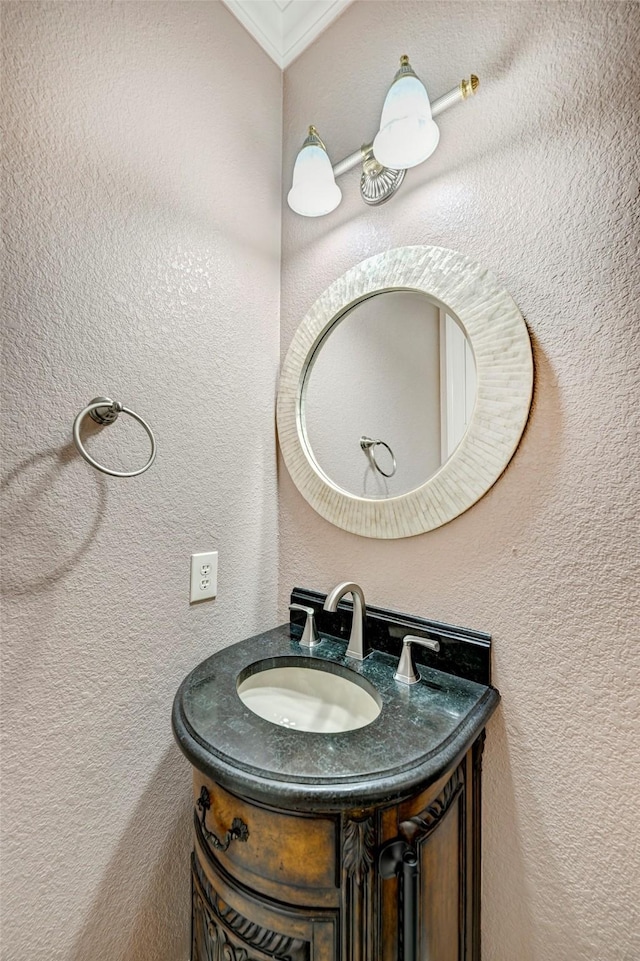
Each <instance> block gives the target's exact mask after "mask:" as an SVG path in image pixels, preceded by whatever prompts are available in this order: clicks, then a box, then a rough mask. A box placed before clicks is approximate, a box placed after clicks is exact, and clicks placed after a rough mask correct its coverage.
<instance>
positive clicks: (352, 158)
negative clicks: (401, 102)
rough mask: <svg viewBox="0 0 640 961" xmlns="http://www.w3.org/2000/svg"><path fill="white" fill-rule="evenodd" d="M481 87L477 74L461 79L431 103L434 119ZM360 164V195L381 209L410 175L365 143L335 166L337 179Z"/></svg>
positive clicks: (368, 202) (334, 170)
mask: <svg viewBox="0 0 640 961" xmlns="http://www.w3.org/2000/svg"><path fill="white" fill-rule="evenodd" d="M479 85H480V81H479V79H478V77H477V76H476V75H475V74H473V73H472V74H471V76H470V77H469V79H465V80H461V81H460V83H459V84H458V86H457V87H454V88H453V90H449V92H448V93H445V94H443V95H442V97H438V99H437V100H434V102H433V103H432V104H431V116H432V117H437V116H438V115H439V114H441V113H443V112H444V111H445V110H448V109H449V108H450V107H454V106H455V105H456V104H457V103H461V102H462V101H463V100H467V99H468V98H469V97H472V96H473V95H474V94H475V92H476V90H477V89H478V87H479ZM358 164H362V168H363V169H362V177H361V178H360V193H361V196H362V199H363V200H364V202H365V203H366V204H369V205H370V206H378V205H379V204H382V203H384V202H385V201H387V200H389V199H390V197H392V196H393V195H394V193H395V192H396V190H398V188H399V187H400V185H401V184H402V181H403V180H404V177H405V173H406V171H405V170H393V169H392V168H390V167H383V166H382V164H380V163H378V161H377V160H376V159H375V157H374V156H373V141H372V142H371V143H365V144H363V145H362V146H361V147H360V149H359V150H356V151H354V153H352V154H349V156H348V157H344V159H343V160H339V161H338V163H336V164H334V165H333V173H334V176H335V177H341V176H342V174H345V173H347V172H348V171H349V170H353V168H354V167H357V166H358Z"/></svg>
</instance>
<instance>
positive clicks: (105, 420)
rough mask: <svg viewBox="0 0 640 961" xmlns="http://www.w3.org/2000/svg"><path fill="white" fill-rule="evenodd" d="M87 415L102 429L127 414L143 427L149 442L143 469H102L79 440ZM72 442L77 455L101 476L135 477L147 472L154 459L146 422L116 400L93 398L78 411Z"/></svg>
mask: <svg viewBox="0 0 640 961" xmlns="http://www.w3.org/2000/svg"><path fill="white" fill-rule="evenodd" d="M87 414H88V415H89V417H91V419H92V420H94V421H95V422H96V424H100V425H101V426H103V427H105V426H108V425H109V424H113V422H114V421H116V420H117V419H118V414H128V415H129V417H133V419H134V420H137V421H138V423H139V424H140V425H141V426H142V427H144V429H145V430H146V432H147V435H148V437H149V440H150V441H151V456H150V457H149V460H148V461H147V463H146V464H145V465H144V467H140V468H138V470H131V471H120V470H111V468H109V467H103V465H102V464H99V463H98V461H97V460H94V459H93V457H91V456H90V455H89V454H88V453H87V451H86V450H85V449H84V447H83V445H82V441H81V440H80V425H81V423H82V421H83V420H84V418H85V417H86V416H87ZM73 442H74V444H75V445H76V447H77V448H78V453H79V454H80V456H81V457H83V458H84V459H85V460H86V462H87V464H91V466H92V467H95V468H96V470H99V471H102V473H103V474H109V475H110V476H111V477H137V475H138V474H144V472H145V471H146V470H149V468H150V467H151V465H152V464H153V462H154V460H155V459H156V439H155V437H154V436H153V431H152V430H151V428H150V427H149V425H148V424H147V422H146V421H145V420H143V419H142V417H140V415H139V414H136V413H135V411H133V410H129V408H128V407H124V406H123V405H122V404H120V403H119V402H118V401H117V400H110V398H109V397H94V398H93V400H92V401H91V403H90V404H88V405H87V406H86V407H85V408H84V410H81V411H80V413H79V414H78V416H77V417H76V419H75V420H74V422H73Z"/></svg>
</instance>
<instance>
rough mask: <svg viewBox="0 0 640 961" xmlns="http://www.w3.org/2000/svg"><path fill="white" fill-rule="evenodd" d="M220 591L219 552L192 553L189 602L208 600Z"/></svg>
mask: <svg viewBox="0 0 640 961" xmlns="http://www.w3.org/2000/svg"><path fill="white" fill-rule="evenodd" d="M217 593H218V552H217V551H206V552H205V553H203V554H192V555H191V590H190V591H189V603H190V604H193V603H194V602H195V601H206V600H207V599H208V598H211V597H215V596H216V594H217Z"/></svg>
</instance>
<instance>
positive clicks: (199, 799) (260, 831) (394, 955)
mask: <svg viewBox="0 0 640 961" xmlns="http://www.w3.org/2000/svg"><path fill="white" fill-rule="evenodd" d="M483 742H484V732H482V733H481V734H480V736H479V737H478V738H477V740H476V741H475V743H474V744H473V745H472V746H471V748H470V749H469V750H468V751H467V753H466V754H465V756H464V757H463V758H462V760H461V761H460V762H459V763H458V764H457V765H456V766H455V767H454V768H452V769H451V770H450V771H448V772H447V773H446V775H445V776H443V777H442V778H440V780H438V781H437V782H436V783H434V784H431V785H429V786H428V787H426V788H424V789H423V790H421V791H419V792H417V793H413V794H412V795H411V796H409V797H406V798H403V799H401V800H400V801H398V802H396V803H395V804H393V805H387V806H372V807H360V808H357V809H345V810H342V811H337V812H332V813H318V814H309V813H299V812H293V811H290V810H285V809H283V808H278V807H276V806H274V805H266V804H260V803H257V802H256V801H253V800H250V799H248V798H243V797H241V796H239V795H238V794H234V793H233V792H231V791H229V790H228V789H226V790H225V789H223V788H222V787H220V786H219V785H217V784H216V783H215V782H214V781H212V780H211V779H209V778H208V777H206V776H205V775H203V774H201V773H200V772H199V771H198V770H194V802H195V807H194V828H195V845H194V853H193V859H192V890H193V915H192V917H193V924H192V954H191V957H192V961H266V959H278V961H405V958H406V954H405V948H404V946H403V945H402V944H401V943H400V933H399V931H400V930H401V925H400V914H401V908H400V907H399V903H398V900H399V898H398V895H399V881H398V880H397V878H396V877H395V876H394V877H390V878H389V879H385V878H384V877H383V876H382V873H381V870H380V861H379V857H380V852H381V850H383V849H385V846H388V845H389V844H390V843H392V842H403V843H404V844H405V845H408V846H409V847H410V848H411V850H412V852H415V854H416V855H417V861H418V872H417V873H418V878H417V882H416V884H417V904H416V913H415V918H416V923H415V959H416V961H479V959H480V803H481V758H482V747H483Z"/></svg>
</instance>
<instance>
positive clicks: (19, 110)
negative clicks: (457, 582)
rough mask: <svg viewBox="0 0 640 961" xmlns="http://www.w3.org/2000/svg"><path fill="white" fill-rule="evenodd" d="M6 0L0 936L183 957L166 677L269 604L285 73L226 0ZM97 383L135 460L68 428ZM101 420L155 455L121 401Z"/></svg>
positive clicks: (181, 764)
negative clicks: (117, 472)
mask: <svg viewBox="0 0 640 961" xmlns="http://www.w3.org/2000/svg"><path fill="white" fill-rule="evenodd" d="M3 14H4V24H3V34H4V41H5V61H4V77H3V79H4V88H3V96H4V100H5V104H6V120H7V125H8V131H9V132H8V139H7V141H6V153H5V164H6V168H5V189H4V197H5V204H6V209H5V216H6V221H5V239H6V244H7V248H8V253H7V258H6V291H5V300H6V307H7V320H6V323H5V328H6V329H5V338H4V343H5V352H4V365H5V367H4V370H5V373H4V390H3V393H4V414H5V433H4V455H3V475H2V476H3V479H2V492H3V499H4V507H5V511H6V513H5V516H4V526H3V535H4V551H3V554H4V563H5V568H4V582H3V583H4V590H5V596H4V598H3V610H4V617H5V624H4V640H3V654H2V657H3V662H2V668H3V690H2V695H3V697H2V707H3V718H2V724H3V731H2V733H3V778H2V787H3V791H4V797H3V807H2V827H3V831H4V839H3V848H2V868H3V889H2V905H3V911H4V917H3V922H2V957H3V959H5V958H6V961H17V959H18V958H25V959H26V958H28V959H29V961H45V959H46V961H53V959H64V961H117V959H126V961H136V959H140V961H143V959H144V961H151V959H153V961H183V959H185V958H186V957H187V953H188V936H189V906H188V870H189V868H188V852H189V848H190V843H189V825H190V778H189V769H188V765H187V763H186V761H184V759H183V758H182V756H181V755H180V754H179V752H178V749H177V748H176V746H175V745H174V743H173V739H172V735H171V730H170V710H171V702H172V698H173V695H174V692H175V690H176V688H177V685H178V683H179V681H180V680H181V679H182V677H183V676H184V674H185V673H186V672H187V671H188V670H190V668H191V667H192V666H194V665H195V664H196V663H197V662H198V661H200V660H201V659H202V658H203V657H205V656H206V655H208V654H210V653H212V652H213V651H215V650H216V648H218V647H220V646H223V645H225V644H227V643H229V642H230V641H232V640H233V639H235V638H237V637H241V636H246V635H247V634H248V633H251V632H252V631H254V630H257V629H258V628H259V627H261V626H262V625H263V624H264V621H265V618H266V620H267V621H268V623H274V621H275V597H276V578H277V563H276V561H277V531H276V477H275V443H274V428H273V397H274V389H275V381H276V376H277V366H278V305H279V255H280V208H279V201H278V197H279V187H280V162H281V138H280V129H281V102H282V101H281V74H280V71H279V70H278V69H277V67H276V66H275V65H274V64H273V63H271V61H270V60H269V59H268V58H267V56H266V54H264V53H263V52H262V51H261V50H260V49H259V48H258V46H257V45H256V44H255V43H254V42H253V40H252V39H251V38H250V37H249V35H248V34H247V33H246V32H245V31H244V29H243V28H242V27H241V26H240V25H239V24H238V23H237V21H236V20H235V19H234V18H233V17H232V16H231V14H230V13H229V12H228V11H227V10H226V8H225V7H224V6H223V5H222V4H220V3H215V2H210V3H190V2H185V3H146V2H145V3H115V4H111V3H31V2H28V3H8V4H6V5H5V6H4V10H3ZM237 64H241V65H242V77H241V82H240V81H239V79H238V74H237V71H236V70H235V67H236V66H237ZM256 154H259V156H260V163H259V164H256V163H255V162H254V161H255V156H256ZM248 372H250V374H248ZM105 391H106V392H109V393H111V394H113V396H115V397H116V398H119V399H121V400H122V401H123V402H124V403H126V404H128V405H129V406H130V407H132V408H133V409H134V410H137V411H139V412H140V413H141V414H142V415H143V416H145V417H148V419H149V420H150V422H151V424H152V426H153V428H154V430H155V431H156V436H157V441H158V458H157V461H156V464H155V465H154V467H153V468H152V469H151V470H150V471H149V472H148V473H147V474H144V475H143V476H141V477H138V478H135V479H132V480H117V479H112V478H106V477H104V476H103V475H100V474H98V473H97V472H96V471H94V470H92V469H91V468H90V467H89V466H88V465H86V464H85V463H84V462H83V461H82V460H81V459H80V457H79V456H78V455H77V454H76V452H75V449H74V448H73V447H72V446H71V444H70V437H71V425H72V421H73V418H74V416H75V414H76V413H77V412H78V411H79V410H80V408H81V407H83V406H84V405H85V404H86V403H88V402H89V400H90V399H91V398H92V397H93V396H94V395H96V394H98V393H101V392H105ZM88 443H89V444H91V447H92V450H93V451H94V452H95V453H99V454H100V455H101V456H102V457H103V458H104V460H107V458H110V459H111V461H112V462H116V461H117V462H119V463H120V464H121V465H122V466H123V467H126V466H128V465H131V466H132V465H136V464H140V463H141V462H142V461H143V458H144V457H145V456H146V450H147V446H146V442H145V439H144V436H141V435H140V433H139V431H138V430H136V428H135V426H134V425H133V422H131V421H128V422H127V421H126V420H125V419H121V420H120V421H119V422H118V423H117V424H116V425H115V426H113V427H110V428H108V429H106V430H105V431H103V436H102V437H98V436H96V432H94V435H93V437H91V438H90V439H89V441H88ZM207 548H218V549H219V551H220V577H219V597H218V599H217V600H216V601H214V602H208V603H205V604H201V605H200V606H194V607H189V604H188V562H189V561H188V558H189V554H190V553H191V552H192V551H197V550H203V549H207Z"/></svg>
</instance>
